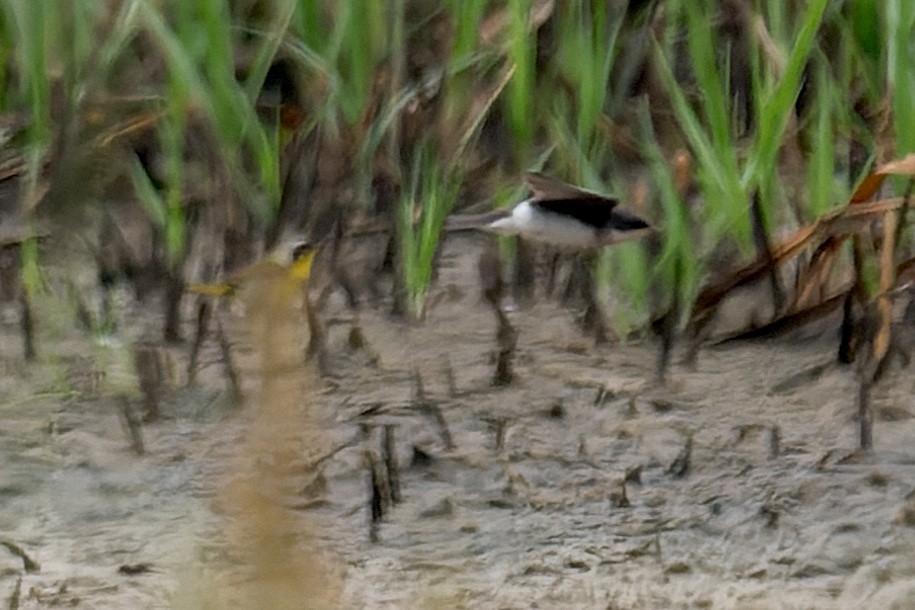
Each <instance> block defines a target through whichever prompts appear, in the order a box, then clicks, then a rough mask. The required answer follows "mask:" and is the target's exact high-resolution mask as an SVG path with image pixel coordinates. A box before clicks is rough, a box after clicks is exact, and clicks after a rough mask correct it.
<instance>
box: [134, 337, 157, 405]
mask: <svg viewBox="0 0 915 610" xmlns="http://www.w3.org/2000/svg"><path fill="white" fill-rule="evenodd" d="M133 364H134V368H135V369H136V372H137V378H138V380H139V382H140V391H141V392H142V393H143V421H146V422H152V421H156V420H157V419H159V396H160V394H161V390H162V379H163V371H162V363H161V361H160V360H159V354H158V352H157V350H156V348H155V347H153V346H151V345H142V344H139V345H135V346H134V348H133Z"/></svg>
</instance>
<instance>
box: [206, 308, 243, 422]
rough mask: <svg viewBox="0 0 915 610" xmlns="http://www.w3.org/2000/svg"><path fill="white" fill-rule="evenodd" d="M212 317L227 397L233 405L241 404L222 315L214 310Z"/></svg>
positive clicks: (239, 384) (236, 371) (235, 370)
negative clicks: (226, 385)
mask: <svg viewBox="0 0 915 610" xmlns="http://www.w3.org/2000/svg"><path fill="white" fill-rule="evenodd" d="M213 314H214V315H213V317H214V318H215V319H216V338H217V339H218V340H219V351H220V353H221V354H222V364H223V368H224V370H225V373H226V381H228V383H229V395H230V397H231V398H232V401H233V402H234V403H235V404H241V400H242V391H241V382H240V380H239V376H238V369H237V368H236V366H235V360H234V358H233V356H232V346H231V344H230V343H229V337H228V336H227V335H226V332H225V328H224V327H223V324H222V315H221V314H220V311H219V308H216V309H214V311H213Z"/></svg>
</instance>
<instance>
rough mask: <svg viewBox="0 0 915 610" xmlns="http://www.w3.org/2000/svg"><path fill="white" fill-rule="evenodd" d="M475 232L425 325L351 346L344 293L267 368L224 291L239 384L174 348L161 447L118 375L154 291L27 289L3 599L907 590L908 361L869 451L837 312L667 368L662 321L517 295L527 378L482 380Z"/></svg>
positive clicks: (803, 599)
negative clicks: (309, 356)
mask: <svg viewBox="0 0 915 610" xmlns="http://www.w3.org/2000/svg"><path fill="white" fill-rule="evenodd" d="M481 243H482V242H481V241H480V240H477V239H470V238H462V239H457V240H453V241H452V242H451V243H450V244H449V247H448V248H447V250H446V252H445V255H444V256H443V260H442V263H443V265H442V267H443V268H442V275H441V277H440V279H439V282H438V284H437V287H436V290H435V295H434V297H433V298H434V299H435V306H434V307H433V308H432V309H431V311H430V312H429V315H428V317H427V319H426V321H425V322H424V323H422V324H410V323H406V322H400V321H395V320H393V319H392V318H391V317H389V316H387V315H385V314H384V313H383V311H381V310H380V309H372V308H365V309H363V310H362V311H361V312H360V315H359V319H358V326H359V328H360V329H361V331H362V333H363V335H364V338H365V341H366V344H365V346H364V347H362V348H359V349H354V348H353V347H352V346H351V345H350V341H349V339H350V333H351V329H352V327H353V324H354V318H353V314H352V313H351V312H350V311H349V310H347V309H346V307H345V306H344V305H343V300H342V298H336V297H334V298H332V299H331V300H330V301H329V302H328V305H327V307H326V308H325V311H324V312H323V313H324V316H325V317H326V319H327V320H328V322H329V336H328V361H327V375H326V376H324V377H323V378H318V377H316V376H314V375H311V374H310V373H309V372H308V371H306V370H303V369H302V368H301V367H296V366H286V367H284V366H280V365H277V366H276V367H275V369H276V370H275V371H274V372H273V373H270V374H267V373H265V372H264V371H265V370H266V369H265V367H268V363H266V362H265V361H264V360H263V359H262V358H261V357H260V355H259V353H258V350H259V345H258V339H257V337H258V336H260V335H257V332H259V331H256V330H255V331H252V330H251V328H250V327H247V330H245V325H244V323H243V321H242V320H241V318H240V317H239V316H238V315H237V310H233V311H230V312H227V319H228V320H229V325H230V329H229V332H230V333H234V334H233V336H235V337H237V342H238V346H237V347H236V349H235V352H236V355H237V357H238V358H239V362H240V364H239V366H240V367H241V368H242V369H243V370H245V371H247V372H246V374H245V376H244V379H243V385H244V390H245V395H246V402H245V404H243V405H242V406H241V407H234V406H232V404H231V401H230V400H229V397H228V395H227V394H226V392H225V391H224V386H225V383H224V381H223V379H222V369H221V365H220V362H219V358H218V349H217V346H216V345H215V342H213V341H210V342H209V343H208V344H207V347H206V350H205V354H204V357H203V360H204V362H203V366H204V368H203V370H202V371H201V375H200V379H199V381H198V383H197V384H195V385H194V386H192V387H185V386H184V385H183V366H184V363H185V362H186V360H187V347H186V346H184V347H174V348H168V350H167V353H168V355H169V359H168V360H167V362H170V363H171V364H170V367H171V368H170V370H171V371H172V375H171V378H172V384H173V387H172V388H171V389H170V390H169V392H168V395H167V396H166V398H165V400H164V402H163V405H162V409H163V415H164V417H163V419H162V420H160V421H159V422H156V423H152V424H148V425H145V426H144V427H143V444H144V447H145V454H144V455H137V453H136V452H135V451H134V450H133V449H132V447H131V442H130V440H129V438H128V436H127V434H126V432H125V428H124V424H123V421H122V418H121V415H120V407H119V405H120V402H119V399H118V396H119V395H121V394H123V393H125V392H126V393H127V395H128V396H130V397H131V400H132V401H134V402H136V401H137V397H136V389H135V386H136V383H135V381H134V377H133V372H132V370H131V366H130V364H129V363H130V358H129V351H128V349H127V345H129V343H130V340H131V339H132V338H134V337H135V336H136V335H137V334H138V333H139V332H140V331H141V330H142V329H140V328H135V326H141V323H140V322H134V324H133V325H132V324H131V320H134V321H136V320H140V319H142V315H140V316H137V313H136V312H131V310H130V306H129V304H128V305H127V306H126V309H125V313H124V315H123V318H122V326H121V330H120V331H119V333H117V334H116V335H114V336H113V337H110V338H108V339H106V340H105V341H98V340H91V339H89V338H86V337H81V336H80V335H78V334H77V333H75V331H73V330H72V321H71V320H70V318H68V316H67V315H65V314H64V313H60V311H59V310H56V309H55V308H54V307H53V305H52V304H49V303H44V304H41V303H39V305H38V308H37V309H38V311H37V313H38V315H39V320H40V326H39V329H40V335H39V340H40V342H39V350H40V352H39V353H40V360H39V362H38V363H36V364H29V365H26V364H25V363H24V362H23V361H22V359H21V356H20V348H19V342H18V336H17V326H16V325H15V322H14V321H13V320H11V319H8V320H7V323H6V324H4V326H3V328H2V334H3V344H2V354H0V355H2V359H0V366H2V369H3V375H2V379H0V396H2V401H0V402H2V404H0V413H2V422H3V423H2V426H0V455H2V468H0V537H2V540H3V541H5V542H9V543H13V544H15V545H17V546H16V548H18V549H20V550H21V551H22V552H24V553H25V554H26V555H27V556H28V557H29V558H31V559H32V560H34V561H35V562H37V564H39V566H31V568H32V569H31V570H28V571H27V570H26V569H25V566H24V561H23V559H22V558H21V557H20V556H18V555H17V554H16V553H14V552H13V551H11V550H4V548H3V547H0V604H3V606H4V607H18V608H22V609H31V608H49V607H79V608H93V609H103V608H118V609H129V608H188V609H190V608H194V609H199V608H213V609H216V608H232V607H235V608H257V609H259V608H264V609H272V608H353V609H358V608H365V609H369V608H372V609H374V608H420V609H422V608H474V609H488V608H491V609H524V608H600V609H604V608H606V609H628V608H632V609H642V608H659V609H664V608H745V609H749V608H759V609H762V608H823V609H827V608H899V609H903V608H913V607H915V493H913V490H915V443H913V440H915V420H913V413H915V404H913V398H912V396H913V386H915V380H913V379H912V377H911V375H910V374H909V373H910V370H908V369H902V368H900V367H899V366H894V367H893V369H892V370H891V372H890V374H889V375H888V377H887V378H886V379H885V380H884V381H883V382H882V383H881V385H880V386H879V387H878V389H877V390H876V393H875V396H874V403H875V405H874V406H875V413H876V428H875V443H876V451H875V452H874V454H873V455H872V456H869V457H860V456H857V455H856V454H855V453H854V449H855V447H856V444H857V427H856V424H855V419H854V414H855V395H856V392H857V383H856V381H855V375H854V369H853V368H849V367H841V366H839V365H836V364H834V358H833V354H834V351H835V343H836V340H835V336H834V335H835V333H834V330H833V329H832V328H829V327H827V326H821V327H818V328H815V329H810V330H808V331H805V332H804V333H802V334H800V335H796V336H794V337H787V338H780V339H772V340H767V341H761V342H757V343H742V344H732V345H727V346H723V347H717V348H709V349H705V350H704V351H702V352H701V353H700V356H699V359H698V361H697V363H696V367H695V369H694V370H689V369H686V368H684V367H683V366H674V368H673V370H672V373H671V377H670V380H669V382H668V384H667V385H666V387H659V386H658V384H657V383H655V382H654V370H655V359H656V352H655V347H654V345H653V344H652V343H651V342H649V341H646V342H644V343H640V342H630V343H626V344H623V343H610V344H606V345H601V346H595V345H594V344H593V342H592V341H591V340H589V339H588V338H587V337H586V336H584V335H583V334H582V333H581V331H580V330H579V328H578V326H577V325H576V324H575V320H574V315H573V313H571V312H570V311H568V310H567V309H563V308H561V307H559V306H557V305H555V304H552V303H540V304H538V305H536V306H534V307H532V308H529V309H523V310H518V311H515V312H513V313H512V314H511V320H512V322H513V323H514V324H515V325H516V326H517V328H518V330H519V340H518V353H517V358H516V362H515V367H516V374H517V380H516V382H515V383H514V384H513V385H511V386H509V387H504V388H498V387H493V386H492V385H491V383H490V381H491V378H492V373H493V367H492V362H491V356H492V352H493V350H494V347H495V346H494V330H495V319H494V316H493V315H492V312H491V311H490V310H488V309H487V307H486V306H485V304H484V303H483V302H482V301H481V300H480V298H479V294H478V292H479V290H478V287H477V285H478V279H477V274H476V267H475V265H476V262H475V256H476V252H478V251H479V247H481ZM58 309H59V308H58ZM382 309H383V308H382ZM233 312H234V313H233ZM280 336H281V339H277V338H276V337H275V336H274V338H273V339H271V341H273V340H276V341H282V340H284V339H289V337H294V338H295V342H294V344H295V345H296V346H301V341H300V340H299V339H300V338H299V337H295V333H294V332H292V333H291V334H290V333H286V332H285V331H282V330H281V331H280ZM449 371H450V372H449ZM417 373H418V375H419V376H420V377H421V378H422V381H423V388H424V393H425V401H424V402H425V403H428V404H431V405H433V406H432V407H431V408H421V407H420V406H418V402H417V400H416V389H415V378H416V375H417ZM436 408H437V409H438V412H440V414H441V416H442V418H443V419H444V421H445V425H446V428H442V426H441V425H440V423H439V422H438V420H436ZM385 426H388V429H390V430H391V431H392V433H393V444H394V447H395V456H396V460H397V462H398V464H399V484H400V490H401V496H402V497H401V501H400V502H399V503H397V504H396V505H394V506H392V507H390V508H389V509H388V510H387V512H386V514H385V515H384V517H383V519H382V520H381V522H380V523H378V524H377V527H376V528H375V531H374V534H375V537H376V541H374V542H373V541H371V539H370V538H371V535H370V504H369V491H370V485H369V480H368V479H369V476H368V474H367V472H368V471H367V461H368V460H369V459H370V457H371V459H376V460H377V459H379V456H381V455H382V453H381V445H382V441H383V437H384V434H383V432H384V430H385ZM449 437H450V443H451V447H450V448H449V446H448V441H449ZM17 604H18V606H17Z"/></svg>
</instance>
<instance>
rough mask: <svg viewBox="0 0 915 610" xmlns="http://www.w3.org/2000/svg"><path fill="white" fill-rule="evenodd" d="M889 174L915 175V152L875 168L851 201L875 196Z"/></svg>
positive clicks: (859, 201)
mask: <svg viewBox="0 0 915 610" xmlns="http://www.w3.org/2000/svg"><path fill="white" fill-rule="evenodd" d="M887 176H915V153H910V154H908V155H906V156H905V157H903V158H902V159H897V160H895V161H890V162H889V163H884V164H883V165H881V166H880V167H878V168H877V169H875V170H874V171H873V173H871V174H869V175H868V176H867V177H865V178H864V180H862V181H861V184H859V185H858V188H856V189H855V192H854V194H853V195H852V196H851V201H850V203H861V202H864V201H867V200H868V199H870V198H871V197H873V196H874V193H876V192H877V189H879V188H880V185H881V184H883V179H884V178H886V177H887Z"/></svg>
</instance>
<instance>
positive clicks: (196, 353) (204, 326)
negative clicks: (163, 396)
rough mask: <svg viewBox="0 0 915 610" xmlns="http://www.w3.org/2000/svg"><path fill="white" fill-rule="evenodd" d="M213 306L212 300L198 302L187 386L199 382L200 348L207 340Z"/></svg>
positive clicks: (199, 300) (206, 298) (205, 299)
mask: <svg viewBox="0 0 915 610" xmlns="http://www.w3.org/2000/svg"><path fill="white" fill-rule="evenodd" d="M212 308H213V306H212V305H211V303H210V299H209V298H208V297H205V296H201V297H200V298H199V299H198V300H197V322H196V325H195V330H194V341H193V343H191V353H190V355H189V356H188V362H187V385H193V383H194V382H195V381H196V380H197V365H198V361H199V359H200V348H201V347H203V342H204V340H205V339H206V335H207V331H208V329H209V325H210V315H211V313H212Z"/></svg>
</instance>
